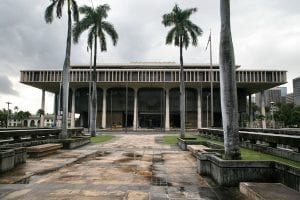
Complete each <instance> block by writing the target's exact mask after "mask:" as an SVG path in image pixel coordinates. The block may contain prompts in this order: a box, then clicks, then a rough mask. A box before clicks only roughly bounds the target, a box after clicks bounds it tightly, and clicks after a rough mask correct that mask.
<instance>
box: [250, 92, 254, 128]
mask: <svg viewBox="0 0 300 200" xmlns="http://www.w3.org/2000/svg"><path fill="white" fill-rule="evenodd" d="M249 127H250V128H252V127H253V110H252V95H251V94H249Z"/></svg>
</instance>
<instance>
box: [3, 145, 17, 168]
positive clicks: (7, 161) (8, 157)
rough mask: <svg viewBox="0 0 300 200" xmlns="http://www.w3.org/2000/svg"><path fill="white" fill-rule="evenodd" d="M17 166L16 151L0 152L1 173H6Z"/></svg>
mask: <svg viewBox="0 0 300 200" xmlns="http://www.w3.org/2000/svg"><path fill="white" fill-rule="evenodd" d="M14 166H15V151H14V150H12V149H7V150H0V172H6V171H8V170H10V169H12V168H14Z"/></svg>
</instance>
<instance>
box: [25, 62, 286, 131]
mask: <svg viewBox="0 0 300 200" xmlns="http://www.w3.org/2000/svg"><path fill="white" fill-rule="evenodd" d="M90 73H91V70H90V67H89V66H81V65H79V66H77V65H76V66H71V69H70V93H69V94H70V95H69V112H70V126H71V127H74V126H83V127H88V118H89V117H88V107H89V106H88V104H89V103H88V102H89V101H88V99H89V84H90V81H91V74H90ZM179 74H180V66H179V65H178V64H176V63H172V62H154V63H151V62H150V63H147V62H133V63H129V64H103V65H98V66H97V72H96V79H97V94H98V96H97V99H98V104H97V108H98V109H97V110H98V114H97V128H103V129H109V128H129V129H132V130H139V129H145V128H151V129H155V128H162V129H164V130H170V129H174V128H179V127H180V112H179V104H180V100H179V99H180V98H179V96H180V91H179V85H180V75H179ZM210 77H212V78H210ZM184 78H185V80H184V81H185V87H186V128H187V129H197V128H201V127H207V126H209V127H210V126H212V125H213V126H214V127H221V126H222V116H221V104H220V73H219V66H218V65H213V66H212V67H210V66H209V65H202V64H186V65H184ZM286 80H287V78H286V71H282V70H243V69H241V67H240V66H237V67H236V81H237V93H238V111H239V118H240V122H242V121H243V120H249V121H250V122H251V120H252V119H251V117H248V118H249V119H245V116H246V117H247V115H246V113H248V112H249V110H251V106H249V107H247V103H248V104H249V105H251V99H252V98H251V95H253V94H255V93H261V95H262V96H261V98H260V99H261V112H262V114H263V113H265V104H266V102H265V100H264V91H265V90H267V89H270V88H273V87H276V86H279V85H282V84H284V83H286ZM20 81H21V83H23V84H26V85H30V86H32V87H35V88H39V89H41V90H42V91H43V92H42V107H43V105H44V104H45V91H47V92H52V93H54V94H55V115H56V116H58V117H57V119H59V118H60V117H59V115H60V113H61V112H60V110H61V109H60V107H61V106H60V105H62V104H61V92H60V91H61V84H62V70H34V71H33V70H26V71H21V80H20ZM211 86H212V88H213V90H212V91H213V94H211ZM211 95H212V97H213V98H212V100H213V101H212V102H213V103H212V105H211ZM247 101H248V102H247ZM75 113H77V114H79V116H80V117H79V119H78V120H76V121H75ZM250 113H251V112H250Z"/></svg>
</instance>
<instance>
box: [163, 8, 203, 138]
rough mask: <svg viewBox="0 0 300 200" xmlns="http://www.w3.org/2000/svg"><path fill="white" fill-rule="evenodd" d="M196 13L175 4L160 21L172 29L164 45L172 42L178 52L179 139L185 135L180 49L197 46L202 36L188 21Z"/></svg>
mask: <svg viewBox="0 0 300 200" xmlns="http://www.w3.org/2000/svg"><path fill="white" fill-rule="evenodd" d="M196 11H197V9H196V8H190V9H186V10H181V8H179V7H178V5H177V4H175V6H174V8H173V10H172V12H171V13H168V14H164V15H163V20H162V23H163V25H164V26H166V27H168V26H172V29H171V30H170V31H169V32H168V34H167V37H166V44H172V43H173V41H174V44H175V46H178V47H179V51H180V128H181V131H180V137H182V138H184V135H185V85H184V71H183V55H182V49H183V47H185V49H187V48H188V46H189V44H190V42H192V45H193V46H197V44H198V38H197V37H198V36H201V35H202V30H201V28H200V27H198V26H197V25H196V24H194V23H193V22H191V21H190V19H189V18H190V16H191V15H192V14H193V13H194V12H196ZM191 40H192V41H191Z"/></svg>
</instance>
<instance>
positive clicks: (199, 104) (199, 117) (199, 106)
mask: <svg viewBox="0 0 300 200" xmlns="http://www.w3.org/2000/svg"><path fill="white" fill-rule="evenodd" d="M197 122H198V123H197V127H198V129H200V128H202V88H198V101H197Z"/></svg>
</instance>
